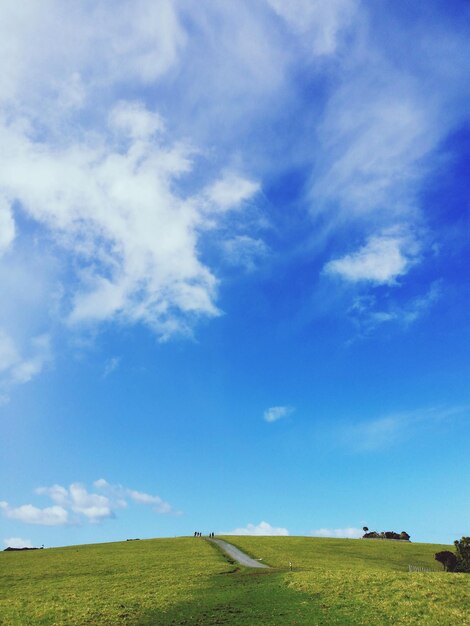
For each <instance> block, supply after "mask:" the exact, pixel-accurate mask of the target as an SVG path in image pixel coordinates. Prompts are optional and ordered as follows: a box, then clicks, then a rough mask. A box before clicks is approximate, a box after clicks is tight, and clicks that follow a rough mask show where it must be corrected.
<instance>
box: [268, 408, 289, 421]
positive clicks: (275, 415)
mask: <svg viewBox="0 0 470 626" xmlns="http://www.w3.org/2000/svg"><path fill="white" fill-rule="evenodd" d="M294 410H295V409H294V407H292V406H272V407H271V408H269V409H266V411H265V412H264V415H263V418H264V420H265V421H266V422H277V420H280V419H282V418H283V417H287V416H288V415H292V413H293V412H294Z"/></svg>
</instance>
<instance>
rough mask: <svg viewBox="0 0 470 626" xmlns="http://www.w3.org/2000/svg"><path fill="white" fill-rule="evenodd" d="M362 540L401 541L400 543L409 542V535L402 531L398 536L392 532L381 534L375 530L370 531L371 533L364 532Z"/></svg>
mask: <svg viewBox="0 0 470 626" xmlns="http://www.w3.org/2000/svg"><path fill="white" fill-rule="evenodd" d="M363 530H364V529H363ZM367 530H369V529H367ZM362 538H363V539H395V540H397V539H401V541H409V540H410V535H409V534H408V533H406V532H405V531H404V530H402V532H401V533H400V534H398V533H396V532H394V531H393V530H387V531H386V532H382V533H378V532H376V531H375V530H372V531H371V532H365V533H364V534H363V535H362Z"/></svg>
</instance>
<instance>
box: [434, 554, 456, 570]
mask: <svg viewBox="0 0 470 626" xmlns="http://www.w3.org/2000/svg"><path fill="white" fill-rule="evenodd" d="M434 558H435V559H436V561H439V563H442V565H443V566H444V569H445V571H446V572H454V571H455V566H456V565H457V557H456V556H455V554H454V553H453V552H449V550H443V551H442V552H436V554H435V555H434Z"/></svg>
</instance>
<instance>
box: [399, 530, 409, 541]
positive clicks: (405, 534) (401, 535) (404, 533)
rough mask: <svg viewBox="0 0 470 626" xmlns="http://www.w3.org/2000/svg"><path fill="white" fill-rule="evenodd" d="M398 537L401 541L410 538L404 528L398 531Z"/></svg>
mask: <svg viewBox="0 0 470 626" xmlns="http://www.w3.org/2000/svg"><path fill="white" fill-rule="evenodd" d="M400 539H401V540H402V541H409V540H410V536H409V534H408V533H406V532H405V531H404V530H402V531H401V533H400Z"/></svg>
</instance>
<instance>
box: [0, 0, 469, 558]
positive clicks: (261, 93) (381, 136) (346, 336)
mask: <svg viewBox="0 0 470 626" xmlns="http://www.w3.org/2000/svg"><path fill="white" fill-rule="evenodd" d="M469 18H470V6H469V4H468V2H465V1H463V0H451V1H448V2H439V1H438V0H428V1H427V2H421V3H409V2H406V1H405V0H393V1H391V0H390V1H386V0H374V1H373V2H372V1H365V0H362V1H361V0H329V2H321V0H290V1H289V2H288V3H286V2H282V0H236V1H235V0H229V1H227V2H216V1H215V0H207V1H206V2H196V1H195V0H194V1H193V0H132V1H131V0H112V1H111V0H93V1H91V0H83V1H82V2H76V3H65V2H62V1H60V0H31V1H30V2H28V3H18V2H16V1H14V0H3V1H2V3H1V6H0V143H1V145H2V150H1V153H0V294H1V297H0V477H1V481H0V545H2V544H3V547H6V546H8V545H10V546H40V545H45V546H46V547H49V546H58V545H73V544H83V543H95V542H104V541H119V540H123V539H126V538H137V537H140V538H147V537H172V536H180V535H189V534H193V532H195V531H199V532H203V533H208V532H216V533H222V532H223V533H236V534H265V535H287V534H290V535H307V536H331V537H351V538H354V537H358V536H361V534H362V531H361V529H362V527H363V526H367V527H368V528H369V529H371V530H377V531H386V530H394V531H396V532H401V531H406V532H408V533H409V534H410V535H411V539H412V540H415V541H421V542H441V543H450V542H452V541H453V540H454V539H457V538H460V537H461V536H462V535H469V534H470V526H469V520H470V500H469V498H468V495H467V494H468V493H469V492H470V484H469V480H470V455H469V454H468V428H469V419H470V363H469V354H470V325H469V315H468V311H469V305H470V280H469V272H468V269H469V267H470V241H469V226H470V223H469V222H470V220H469V216H470V185H469V168H470V156H469V154H470V152H469V148H470V82H469V81H468V75H469V70H470V36H469V35H470V32H469V31H470V26H469V24H470V21H469Z"/></svg>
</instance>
